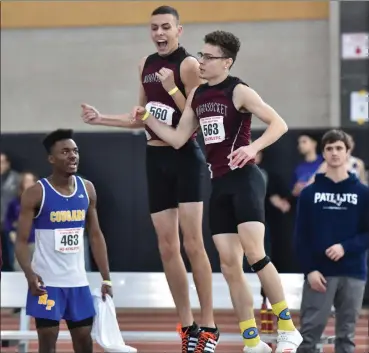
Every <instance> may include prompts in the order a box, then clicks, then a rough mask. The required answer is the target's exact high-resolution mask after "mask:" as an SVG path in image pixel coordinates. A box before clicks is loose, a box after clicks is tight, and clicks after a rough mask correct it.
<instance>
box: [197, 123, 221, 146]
mask: <svg viewBox="0 0 369 353" xmlns="http://www.w3.org/2000/svg"><path fill="white" fill-rule="evenodd" d="M200 126H201V130H202V134H203V135H204V141H205V145H208V144H211V143H219V142H222V141H224V140H225V132H224V124H223V117H222V116H211V117H208V118H202V119H200Z"/></svg>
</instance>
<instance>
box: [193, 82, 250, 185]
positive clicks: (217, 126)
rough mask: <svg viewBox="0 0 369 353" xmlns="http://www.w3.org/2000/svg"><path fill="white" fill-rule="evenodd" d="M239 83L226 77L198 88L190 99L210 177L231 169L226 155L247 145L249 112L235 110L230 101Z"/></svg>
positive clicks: (218, 175) (248, 138)
mask: <svg viewBox="0 0 369 353" xmlns="http://www.w3.org/2000/svg"><path fill="white" fill-rule="evenodd" d="M239 84H242V85H244V83H243V82H242V81H241V80H240V79H239V78H237V77H232V76H228V77H227V78H226V79H225V80H224V81H223V82H221V83H218V84H216V85H213V86H209V85H208V84H204V85H202V86H200V87H198V88H197V89H196V91H195V93H194V96H193V98H192V104H191V107H192V110H193V111H194V112H195V113H196V117H197V119H198V120H199V124H200V126H201V130H202V133H203V137H204V142H205V150H206V159H207V163H208V166H209V171H210V176H211V178H217V177H220V176H222V175H224V174H226V173H228V172H229V171H230V170H232V167H231V166H230V161H229V158H228V156H229V155H230V154H231V153H232V152H233V151H235V150H237V149H238V148H240V147H243V146H247V145H249V144H250V139H251V133H250V127H251V115H252V114H251V113H250V112H248V111H239V110H237V108H236V107H235V106H234V104H233V103H232V96H233V91H234V89H235V87H236V86H237V85H239ZM250 162H252V161H250Z"/></svg>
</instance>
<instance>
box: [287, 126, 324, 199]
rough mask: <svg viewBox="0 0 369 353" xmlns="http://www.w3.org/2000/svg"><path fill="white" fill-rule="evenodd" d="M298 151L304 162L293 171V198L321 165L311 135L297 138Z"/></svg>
mask: <svg viewBox="0 0 369 353" xmlns="http://www.w3.org/2000/svg"><path fill="white" fill-rule="evenodd" d="M298 150H299V152H300V154H301V155H302V156H303V157H304V161H303V162H301V163H300V164H299V165H298V166H297V167H296V169H295V171H294V177H293V184H292V185H293V188H292V195H293V196H295V197H298V196H299V195H300V193H301V190H302V189H303V188H304V187H305V186H306V185H307V184H308V182H309V180H310V179H311V177H312V176H313V175H314V174H315V173H316V171H317V170H318V168H319V166H320V165H321V164H322V163H323V158H322V156H321V155H319V154H318V153H317V140H316V139H315V138H314V137H313V136H312V135H311V134H309V133H303V134H301V135H300V136H299V138H298Z"/></svg>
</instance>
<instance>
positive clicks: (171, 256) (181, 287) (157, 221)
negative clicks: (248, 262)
mask: <svg viewBox="0 0 369 353" xmlns="http://www.w3.org/2000/svg"><path fill="white" fill-rule="evenodd" d="M150 27H151V38H152V41H153V42H154V44H155V46H156V50H157V52H156V53H154V54H152V55H149V56H148V57H145V58H143V59H142V60H141V62H140V64H139V77H140V85H139V86H140V91H139V104H140V105H143V106H145V107H146V109H147V110H148V111H150V112H151V114H153V116H155V117H156V118H157V119H158V121H160V122H161V124H162V125H163V126H164V125H165V126H168V127H176V126H177V125H178V123H179V121H180V118H181V112H183V110H184V108H185V104H186V97H187V96H188V94H189V93H190V92H191V91H192V89H193V88H194V87H197V86H198V85H199V84H200V83H201V82H202V80H201V79H200V75H199V63H198V61H197V60H196V58H194V57H192V56H191V55H189V54H188V53H187V52H186V50H185V49H184V48H183V47H181V46H180V45H179V36H180V35H181V33H182V26H181V25H180V24H179V16H178V12H177V11H176V10H175V9H174V8H172V7H170V6H161V7H159V8H157V9H156V10H154V11H153V13H152V16H151V23H150ZM82 108H83V111H82V118H83V120H84V121H85V122H86V123H88V124H95V125H106V126H116V127H124V128H143V127H144V126H145V125H144V124H143V123H142V122H138V121H134V120H133V117H132V115H131V114H122V115H116V116H112V115H103V114H100V113H99V112H98V111H97V110H96V109H95V108H94V107H92V106H89V105H83V106H82ZM145 129H146V131H145V132H146V136H147V149H146V173H147V183H148V194H149V207H150V213H151V219H152V221H153V224H154V227H155V231H156V234H157V236H158V243H159V250H160V256H161V260H162V263H163V269H164V272H165V275H166V278H167V280H168V284H169V287H170V289H171V292H172V296H173V299H174V302H175V305H176V309H177V312H178V316H179V318H180V321H181V326H182V327H181V328H180V329H179V333H180V336H181V338H182V353H203V352H206V353H213V352H214V351H215V348H216V345H217V342H218V340H219V331H218V329H217V328H216V326H215V323H214V316H213V297H212V271H211V266H210V261H209V258H208V255H207V253H206V251H205V247H204V242H203V235H202V218H203V217H202V215H203V200H204V191H203V185H204V183H203V179H204V178H205V177H206V163H205V157H204V155H203V153H202V151H201V148H200V147H199V145H198V143H197V141H196V139H195V138H194V137H195V135H194V134H191V135H190V136H188V138H187V141H185V142H184V143H183V144H182V146H181V148H180V149H178V150H177V149H174V148H173V147H172V146H170V145H169V144H168V143H167V142H165V141H163V140H161V139H160V138H159V137H158V136H157V135H156V134H154V133H153V131H152V130H151V129H149V128H148V127H147V126H145ZM179 224H180V226H181V230H182V234H183V245H184V249H185V251H186V254H187V257H188V259H189V262H190V264H191V269H192V273H193V276H194V282H195V283H196V290H197V292H198V296H199V302H200V305H201V321H200V322H199V324H200V327H199V325H197V323H195V322H194V318H193V314H192V310H191V303H190V297H189V288H188V281H187V272H186V268H185V265H184V262H183V259H182V256H181V251H180V246H179V244H180V241H179V232H178V230H179Z"/></svg>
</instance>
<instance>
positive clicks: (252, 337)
mask: <svg viewBox="0 0 369 353" xmlns="http://www.w3.org/2000/svg"><path fill="white" fill-rule="evenodd" d="M240 330H241V334H242V338H243V343H244V344H245V346H246V347H255V346H257V345H258V344H259V342H260V336H259V332H258V329H257V327H256V321H255V319H250V320H247V321H242V322H240Z"/></svg>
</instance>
